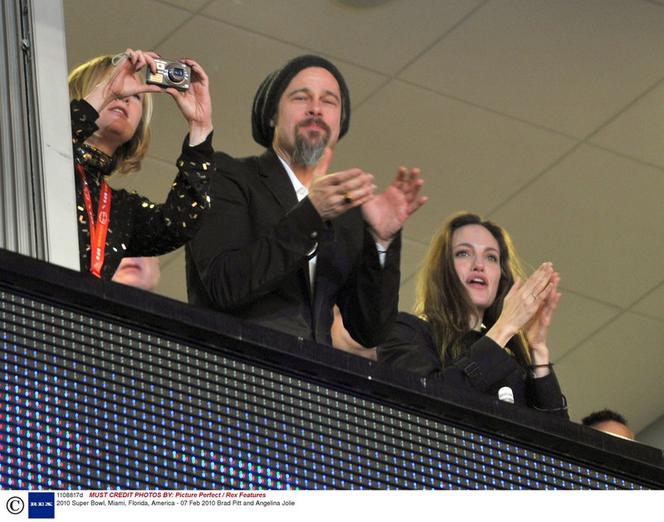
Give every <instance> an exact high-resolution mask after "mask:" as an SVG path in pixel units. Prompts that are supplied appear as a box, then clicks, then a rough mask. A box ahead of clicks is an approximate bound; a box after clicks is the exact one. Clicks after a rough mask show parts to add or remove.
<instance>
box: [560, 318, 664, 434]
mask: <svg viewBox="0 0 664 522" xmlns="http://www.w3.org/2000/svg"><path fill="white" fill-rule="evenodd" d="M663 345H664V324H663V323H662V322H661V321H654V320H651V319H648V318H645V317H641V316H638V315H635V314H631V313H629V312H627V313H625V314H623V315H621V316H620V317H618V318H617V319H616V320H615V321H613V322H612V323H611V324H609V325H608V326H607V327H606V328H604V329H603V330H602V331H601V332H599V333H598V334H597V335H595V336H593V337H592V338H591V339H589V340H588V341H587V342H586V343H584V344H583V345H582V346H581V347H580V348H578V349H576V350H574V351H573V352H570V353H569V354H567V356H565V357H563V359H562V360H560V361H558V363H557V365H556V374H557V375H558V378H559V380H560V383H561V387H562V390H563V393H564V394H565V395H566V396H567V400H568V403H569V406H570V414H571V417H572V419H573V420H577V421H578V420H580V419H581V418H582V417H584V416H586V415H588V414H589V413H591V412H592V411H596V410H601V409H604V408H609V409H612V410H615V411H618V412H620V413H623V414H624V415H625V416H626V417H627V420H628V421H629V423H630V425H631V426H632V428H633V429H634V431H635V432H638V431H639V430H641V429H642V428H644V427H646V426H647V425H648V424H649V423H650V422H652V421H653V420H655V419H657V418H658V417H659V415H660V414H661V410H662V397H664V379H662V375H664V359H663V358H662V357H661V351H662V346H663Z"/></svg>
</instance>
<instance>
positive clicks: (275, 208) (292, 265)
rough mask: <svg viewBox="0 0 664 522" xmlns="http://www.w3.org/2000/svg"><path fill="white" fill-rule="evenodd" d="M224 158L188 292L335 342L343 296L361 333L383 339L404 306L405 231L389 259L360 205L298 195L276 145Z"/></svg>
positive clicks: (190, 267)
mask: <svg viewBox="0 0 664 522" xmlns="http://www.w3.org/2000/svg"><path fill="white" fill-rule="evenodd" d="M215 168H216V170H217V172H216V173H215V174H214V175H212V176H210V197H211V198H212V204H211V208H210V210H209V212H208V214H207V215H206V217H205V220H204V222H203V225H202V227H201V230H200V231H199V233H198V234H197V235H196V237H195V238H194V239H193V240H192V241H191V242H190V243H189V245H188V246H187V249H186V256H187V287H188V294H189V301H190V302H191V303H193V304H198V305H203V306H206V307H209V308H216V309H218V310H221V311H223V312H226V313H230V314H233V315H236V316H238V317H241V318H244V319H247V320H250V321H252V322H254V323H258V324H261V325H263V326H267V327H269V328H273V329H275V330H280V331H283V332H286V333H289V334H292V335H295V336H298V337H302V338H304V339H309V340H313V341H316V342H322V343H326V344H330V342H331V340H330V327H331V324H332V319H333V314H332V307H333V305H334V304H335V303H336V304H338V306H339V308H340V310H341V314H342V316H343V319H344V324H345V326H346V328H347V329H348V331H349V332H350V334H351V335H352V336H353V338H354V339H355V340H357V341H358V342H359V343H361V344H363V345H365V346H375V345H376V344H377V343H378V342H380V341H381V340H382V338H383V335H384V334H385V332H387V331H388V328H389V326H390V325H391V323H392V322H393V320H394V318H395V317H396V313H397V305H398V292H399V258H400V249H401V241H400V237H397V238H395V240H394V241H393V242H392V244H391V245H390V248H389V249H388V251H387V255H386V259H385V264H384V266H383V267H381V265H380V261H379V258H378V253H377V249H376V244H375V242H374V240H373V238H372V236H371V234H370V233H369V232H368V230H367V229H366V225H365V223H364V221H363V219H362V213H361V210H360V209H358V208H356V209H352V210H351V211H349V212H346V213H345V214H343V215H341V216H339V217H338V218H336V219H335V220H333V221H331V222H324V221H323V220H322V219H321V218H320V216H319V215H318V212H317V211H316V209H315V208H314V207H313V205H312V204H311V203H310V201H309V198H305V199H303V200H302V201H301V202H299V203H298V201H297V197H296V194H295V191H294V190H293V186H292V184H291V182H290V179H289V178H288V174H287V173H286V171H285V170H284V168H283V165H282V164H281V162H280V161H279V158H278V157H277V156H276V154H275V153H274V152H273V151H271V150H268V151H266V152H265V153H264V154H263V155H262V156H260V157H254V156H252V157H248V158H243V159H235V158H232V157H230V156H228V155H226V154H223V153H217V154H216V155H215ZM314 250H315V252H316V254H317V261H316V280H315V282H314V292H313V295H311V291H310V284H309V270H308V259H309V255H310V254H311V252H312V251H314Z"/></svg>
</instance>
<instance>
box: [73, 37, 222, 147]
mask: <svg viewBox="0 0 664 522" xmlns="http://www.w3.org/2000/svg"><path fill="white" fill-rule="evenodd" d="M158 58H159V55H158V54H157V53H155V52H152V51H140V50H139V51H134V50H133V49H127V50H126V51H125V52H124V53H121V54H118V55H116V56H115V57H114V58H113V64H114V66H115V67H114V68H113V70H112V72H111V74H110V75H109V76H108V77H106V78H105V79H104V80H103V81H101V82H100V83H99V84H97V85H96V86H95V88H94V89H92V91H90V94H88V96H86V98H85V99H86V101H87V102H88V103H89V104H90V105H92V106H93V107H94V108H95V109H96V110H97V112H101V111H102V110H103V109H104V107H106V105H108V104H109V103H111V102H112V101H113V100H117V99H123V98H127V97H129V96H134V95H135V94H141V93H146V92H153V93H157V92H166V93H168V94H169V95H170V96H171V97H172V98H173V99H174V100H175V103H176V104H177V106H178V108H179V109H180V111H181V112H182V115H183V116H184V118H185V120H187V123H188V124H189V145H191V146H195V145H198V144H199V143H202V142H203V141H205V138H206V137H207V135H208V134H210V132H212V102H211V99H210V88H209V82H208V77H207V74H206V73H205V71H204V70H203V68H202V67H201V66H200V65H199V64H198V63H197V62H195V61H194V60H191V59H189V58H186V59H184V60H181V61H182V63H184V64H186V65H188V66H189V67H191V84H190V86H189V89H187V90H185V91H179V90H177V89H175V88H174V87H160V86H159V85H153V84H149V83H145V81H143V79H142V78H140V77H139V76H138V75H137V73H138V72H139V71H141V70H142V69H143V68H144V67H149V68H150V71H151V72H152V73H153V74H155V73H156V72H157V66H156V64H155V59H158Z"/></svg>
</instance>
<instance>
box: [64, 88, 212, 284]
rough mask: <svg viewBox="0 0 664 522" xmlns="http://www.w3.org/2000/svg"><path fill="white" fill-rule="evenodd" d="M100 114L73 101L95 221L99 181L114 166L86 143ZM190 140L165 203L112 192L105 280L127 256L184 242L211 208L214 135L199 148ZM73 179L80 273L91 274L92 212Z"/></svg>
mask: <svg viewBox="0 0 664 522" xmlns="http://www.w3.org/2000/svg"><path fill="white" fill-rule="evenodd" d="M98 117H99V114H98V113H97V111H96V110H95V109H94V108H93V107H92V106H91V105H90V104H89V103H87V102H86V101H84V100H73V101H72V102H71V124H72V140H73V146H74V161H76V162H78V163H81V164H82V165H83V166H84V167H85V172H86V176H87V177H86V181H87V183H88V187H89V189H90V195H91V198H92V206H93V215H94V217H95V219H96V218H97V208H98V201H99V192H100V188H101V181H102V179H103V177H104V176H108V175H110V174H111V173H112V171H113V168H114V165H113V162H112V161H111V160H110V158H109V157H108V156H106V155H105V154H103V153H101V152H100V151H98V150H97V149H94V148H93V147H89V146H88V145H86V144H85V143H84V141H85V140H86V139H87V138H88V137H89V136H90V135H91V134H92V133H93V132H95V131H96V130H97V125H96V123H95V121H96V120H97V118H98ZM188 139H189V137H188V136H187V137H186V138H185V141H184V144H183V146H182V154H181V155H180V157H179V158H178V160H177V167H178V174H177V176H176V178H175V181H174V182H173V186H172V188H171V191H170V192H169V194H168V198H167V199H166V201H165V202H164V203H163V204H156V203H153V202H152V201H150V200H149V199H147V198H144V197H142V196H140V195H138V194H136V193H129V192H127V191H126V190H115V189H114V190H112V193H111V215H110V221H109V228H108V233H107V236H106V250H105V257H104V266H103V268H102V271H101V277H102V279H110V278H111V277H113V274H114V273H115V270H116V269H117V267H118V265H119V264H120V260H121V259H122V258H123V257H140V256H156V255H161V254H165V253H167V252H170V251H172V250H175V249H176V248H178V247H180V246H182V245H183V244H184V243H186V242H187V241H188V240H189V239H191V238H192V237H193V235H194V234H195V233H196V231H197V230H198V228H199V226H200V223H201V221H202V218H203V215H204V213H205V211H206V210H207V209H208V208H209V206H210V199H209V197H208V172H209V169H210V164H211V160H212V154H213V149H212V133H210V135H209V136H208V137H207V138H206V140H205V141H204V142H203V143H201V144H199V145H196V146H195V147H190V146H189V144H188ZM75 179H76V212H77V221H78V243H79V251H80V260H81V271H82V272H84V273H88V274H89V273H90V252H91V248H90V229H89V226H88V213H87V210H86V208H85V201H84V199H83V186H82V182H81V180H80V176H79V174H78V173H76V171H75Z"/></svg>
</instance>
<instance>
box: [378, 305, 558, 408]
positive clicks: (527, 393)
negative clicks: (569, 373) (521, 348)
mask: <svg viewBox="0 0 664 522" xmlns="http://www.w3.org/2000/svg"><path fill="white" fill-rule="evenodd" d="M462 342H463V344H464V345H465V350H464V352H463V354H462V356H461V357H460V358H459V359H457V360H455V361H452V362H451V363H450V364H449V365H447V366H445V367H443V364H442V361H441V360H440V355H439V354H438V349H437V348H436V344H435V343H434V339H433V330H432V328H431V325H430V324H429V323H428V322H427V321H424V320H422V319H420V318H418V317H415V316H414V315H411V314H407V313H405V312H400V313H399V315H398V316H397V319H396V321H395V323H394V325H393V328H392V331H391V333H390V335H389V336H388V338H387V340H386V341H385V342H384V343H383V344H382V345H381V346H379V347H378V360H379V361H381V362H386V363H389V364H391V365H393V366H395V367H396V368H399V369H401V370H407V371H409V372H412V373H415V374H417V375H421V376H426V377H429V378H430V379H431V380H432V381H436V380H442V381H443V382H445V383H446V384H448V385H449V386H454V387H457V388H459V389H464V390H465V391H466V392H467V393H479V394H482V395H488V396H490V397H493V398H497V397H498V390H499V389H500V388H502V387H503V386H509V387H510V388H511V390H512V392H513V394H514V404H516V405H518V406H529V407H531V408H534V409H536V410H540V411H545V412H550V413H554V414H556V415H560V416H562V417H565V418H567V417H568V416H567V406H566V405H567V401H566V399H565V398H564V397H563V395H562V393H561V391H560V385H559V384H558V379H557V377H556V375H555V373H554V372H553V370H551V373H549V375H547V376H545V377H540V378H537V379H535V378H533V377H532V375H530V374H529V373H527V372H526V371H525V370H524V369H523V368H521V366H520V365H519V363H518V362H517V361H516V359H515V358H514V357H512V356H511V355H509V354H508V353H507V351H506V350H504V349H503V348H502V347H501V346H500V345H498V344H496V343H495V342H494V341H493V340H492V339H491V338H490V337H487V336H486V335H483V334H482V333H480V332H474V331H471V332H468V334H466V336H465V337H464V338H463V341H462Z"/></svg>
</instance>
